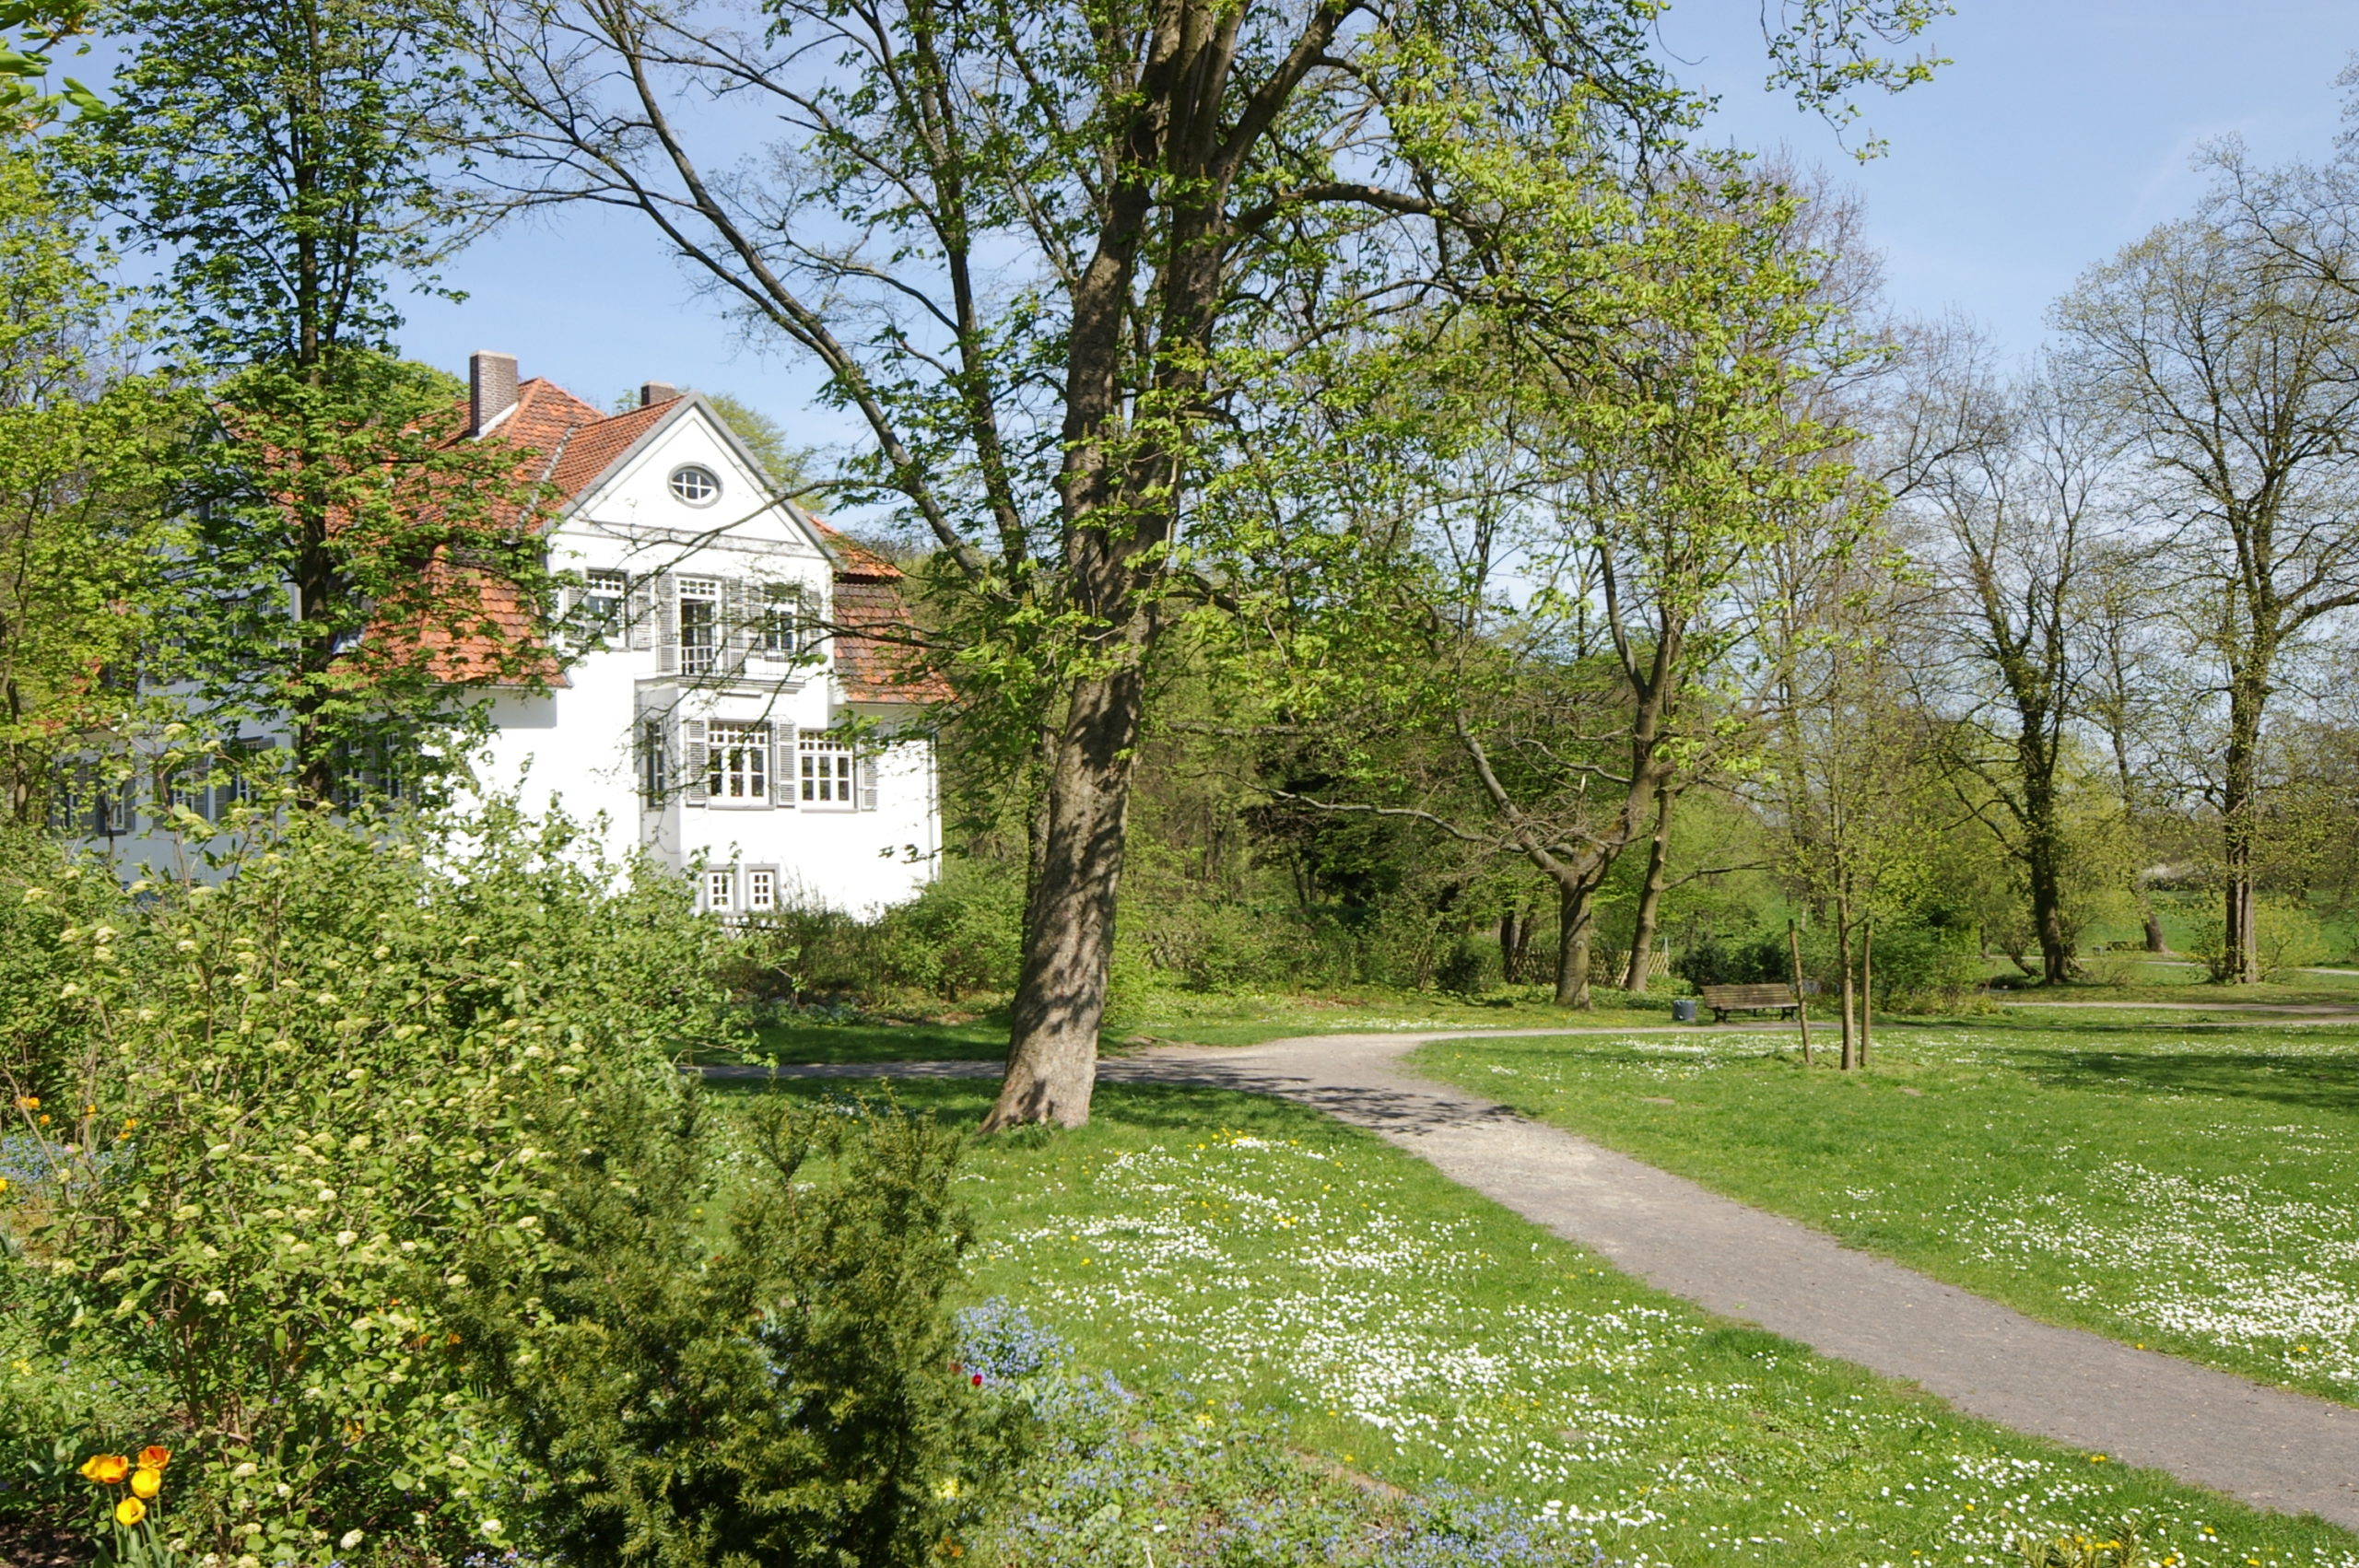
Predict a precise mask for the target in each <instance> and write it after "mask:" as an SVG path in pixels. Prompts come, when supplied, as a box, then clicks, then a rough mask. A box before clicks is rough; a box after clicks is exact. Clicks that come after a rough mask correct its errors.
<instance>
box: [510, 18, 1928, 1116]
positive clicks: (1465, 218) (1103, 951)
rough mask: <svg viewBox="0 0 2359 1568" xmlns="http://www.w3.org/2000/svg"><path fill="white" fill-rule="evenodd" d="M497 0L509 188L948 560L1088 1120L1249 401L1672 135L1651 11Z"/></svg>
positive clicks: (1866, 32)
mask: <svg viewBox="0 0 2359 1568" xmlns="http://www.w3.org/2000/svg"><path fill="white" fill-rule="evenodd" d="M483 9H484V11H485V12H486V13H487V15H486V16H485V18H484V23H483V35H484V41H483V43H482V45H481V47H480V49H479V55H480V63H481V66H482V69H483V70H484V71H485V73H486V74H487V77H488V78H489V80H490V82H491V85H492V86H493V88H495V89H496V90H497V91H498V92H499V94H500V95H501V96H502V97H503V98H504V99H505V101H506V104H507V112H508V134H507V135H506V136H504V137H503V139H502V141H501V143H500V147H499V150H500V152H501V154H502V155H503V157H504V158H505V160H506V161H505V164H504V168H503V170H501V174H500V177H501V178H502V179H503V180H505V181H507V182H508V184H509V186H510V188H511V190H512V191H514V192H515V193H517V194H518V196H519V197H520V199H524V200H533V201H539V200H546V199H548V198H550V197H571V198H577V199H582V200H590V201H596V202H602V203H606V204H611V205H620V206H624V207H627V208H631V209H635V210H637V211H639V212H640V213H642V214H644V215H645V216H647V218H648V219H649V221H650V223H651V225H652V226H653V227H654V228H655V230H656V232H657V233H658V234H659V235H660V236H661V238H662V240H663V242H664V243H665V244H667V245H668V246H670V247H671V248H672V249H673V250H674V251H675V252H676V253H677V254H679V255H680V256H681V257H683V258H685V259H686V260H687V262H688V263H689V264H690V265H692V266H694V267H696V268H698V269H699V270H700V271H701V272H702V273H703V275H705V276H707V277H708V278H710V280H711V282H712V283H713V285H714V287H715V288H716V290H717V292H719V293H720V294H721V295H722V296H723V297H724V298H727V299H728V300H729V301H730V303H731V304H732V306H733V307H734V309H736V310H738V311H739V312H741V313H742V314H743V315H744V316H745V318H747V319H749V320H750V321H752V322H757V323H758V324H759V325H760V326H761V327H762V328H763V329H765V330H766V331H769V332H773V333H776V334H778V335H779V336H780V337H781V338H783V339H784V340H786V341H787V342H788V343H791V344H792V345H796V346H797V347H798V348H800V349H801V350H803V351H804V352H805V353H807V354H808V355H809V356H811V357H812V358H813V359H814V360H815V361H816V364H817V366H818V368H819V369H820V370H821V371H822V372H823V373H824V375H825V376H826V378H827V381H826V395H827V398H828V399H829V400H830V401H831V402H833V403H834V404H837V405H838V406H839V407H841V408H842V409H844V410H845V411H846V412H847V413H848V414H850V415H851V417H852V418H854V419H855V420H857V421H858V422H859V423H860V425H861V427H863V430H864V433H865V436H866V439H867V443H868V450H867V451H866V452H865V453H864V455H863V462H861V464H860V466H859V468H858V471H857V472H858V476H859V477H862V478H864V479H865V480H866V482H867V488H868V491H869V492H870V493H871V494H873V495H875V496H878V497H886V498H888V499H889V500H891V501H892V502H894V503H896V504H897V505H898V507H899V508H901V509H903V512H904V515H905V516H906V518H907V519H908V520H909V521H910V523H911V525H913V526H914V527H915V528H916V529H917V530H918V531H920V532H921V534H922V535H923V536H924V537H925V538H926V539H927V540H928V541H929V543H930V544H932V545H933V547H934V548H935V549H936V551H937V556H936V562H935V564H936V567H937V569H936V570H935V571H934V572H933V574H932V581H933V584H934V586H935V588H936V591H937V592H938V595H939V600H938V603H937V608H936V620H935V625H936V627H937V631H936V638H935V641H936V646H937V647H938V649H940V657H941V661H942V662H943V663H944V664H945V665H946V666H947V667H949V668H950V669H951V671H952V672H953V673H954V674H955V675H956V677H957V681H958V683H959V685H960V688H961V691H962V694H963V696H964V699H965V702H966V704H967V708H966V712H967V717H968V720H969V721H970V722H972V723H974V724H976V725H978V726H980V727H982V728H984V729H985V730H987V731H989V733H990V736H991V738H992V744H993V746H994V747H995V749H996V751H997V753H998V754H999V755H1000V756H1001V757H1002V758H1003V760H1004V761H1005V763H1006V764H1007V769H1006V776H1007V777H1011V778H1015V779H1018V780H1024V781H1028V783H1029V785H1030V787H1032V788H1035V789H1037V790H1038V800H1039V804H1038V808H1037V811H1036V813H1035V815H1034V820H1035V822H1036V828H1035V831H1034V834H1033V836H1032V850H1031V854H1030V857H1029V872H1030V876H1029V889H1028V893H1029V899H1028V905H1027V917H1026V924H1025V953H1024V969H1023V976H1022V979H1021V981H1020V983H1019V985H1018V987H1017V990H1016V995H1015V1001H1014V1005H1013V1007H1012V1010H1011V1012H1012V1025H1011V1040H1010V1048H1009V1065H1008V1073H1007V1077H1006V1080H1005V1082H1004V1084H1003V1093H1002V1095H1001V1098H1000V1100H999V1102H998V1104H997V1105H996V1106H995V1107H994V1108H993V1110H992V1115H991V1117H990V1125H991V1126H992V1127H993V1128H1002V1127H1007V1126H1010V1125H1013V1124H1015V1123H1019V1122H1026V1121H1052V1122H1057V1123H1061V1124H1066V1125H1072V1124H1075V1123H1079V1122H1081V1121H1083V1120H1085V1119H1086V1117H1087V1115H1088V1106H1089V1096H1090V1092H1091V1088H1092V1086H1093V1083H1094V1079H1095V1066H1096V1054H1097V1032H1098V1025H1099V1023H1100V1021H1101V1018H1102V1015H1103V1012H1104V1007H1105V1000H1106V987H1107V978H1108V975H1109V965H1110V963H1111V961H1112V956H1113V951H1114V945H1113V944H1114V916H1115V909H1116V903H1117V895H1118V892H1119V889H1120V886H1121V877H1122V869H1123V845H1124V837H1125V831H1124V830H1125V824H1126V820H1127V814H1128V810H1129V805H1130V799H1131V790H1132V785H1133V775H1134V772H1135V768H1136V762H1137V757H1138V755H1139V743H1140V739H1141V735H1142V725H1143V720H1144V717H1145V715H1146V713H1147V710H1148V706H1149V700H1150V697H1149V693H1150V671H1149V665H1150V663H1151V662H1152V661H1153V659H1154V658H1155V656H1156V653H1157V652H1158V650H1159V649H1161V648H1162V647H1163V645H1164V642H1165V638H1166V637H1167V634H1168V631H1169V630H1170V628H1171V627H1172V626H1175V625H1177V624H1179V623H1180V621H1181V620H1183V619H1184V618H1185V617H1186V614H1187V613H1188V612H1189V611H1190V610H1191V608H1192V607H1194V606H1198V605H1202V604H1205V603H1215V604H1216V603H1220V602H1221V599H1222V594H1221V591H1220V589H1219V585H1218V582H1217V572H1216V571H1215V570H1213V569H1212V568H1213V567H1214V565H1215V561H1216V560H1217V558H1218V557H1219V556H1222V555H1223V554H1224V553H1225V551H1226V548H1227V544H1226V541H1224V540H1223V539H1222V537H1221V536H1220V533H1219V530H1218V528H1217V526H1216V520H1217V519H1218V517H1219V516H1220V513H1219V511H1218V510H1217V509H1215V508H1212V507H1209V506H1207V505H1205V504H1204V503H1205V501H1206V497H1207V492H1208V487H1209V486H1213V485H1214V484H1215V482H1216V479H1217V475H1218V474H1219V472H1220V470H1221V467H1222V464H1223V462H1224V455H1223V454H1224V453H1226V451H1229V450H1230V443H1231V439H1232V431H1233V430H1234V428H1235V427H1234V425H1233V424H1231V423H1230V422H1231V421H1235V420H1239V419H1245V418H1249V417H1251V416H1252V415H1253V412H1254V411H1255V410H1256V409H1257V408H1259V407H1262V406H1263V405H1264V403H1265V397H1266V395H1267V394H1268V393H1270V392H1273V390H1274V389H1275V388H1276V387H1277V385H1278V383H1279V382H1281V381H1282V380H1284V379H1285V377H1287V376H1288V375H1289V374H1291V373H1292V368H1293V363H1294V360H1295V357H1296V356H1297V352H1298V351H1299V350H1301V349H1302V348H1304V347H1306V346H1309V345H1317V344H1320V343H1321V342H1324V341H1327V340H1328V339H1329V338H1330V337H1331V335H1332V334H1333V333H1340V332H1347V331H1352V330H1356V327H1357V325H1358V324H1360V323H1363V322H1367V321H1368V320H1370V319H1371V318H1378V317H1382V316H1384V315H1386V314H1388V313H1390V312H1393V311H1398V310H1408V309H1411V308H1413V307H1414V306H1415V305H1417V304H1419V303H1420V302H1422V301H1426V300H1430V299H1434V298H1457V297H1460V296H1461V295H1472V296H1480V295H1483V294H1485V292H1488V291H1493V290H1496V289H1504V288H1506V287H1508V286H1509V284H1510V282H1511V280H1510V279H1508V277H1507V276H1506V275H1503V274H1502V273H1501V272H1500V271H1499V270H1498V269H1497V268H1496V267H1495V265H1494V263H1495V261H1496V258H1497V257H1498V255H1499V253H1500V249H1501V246H1502V244H1503V243H1505V242H1506V241H1508V240H1510V239H1511V238H1512V228H1511V226H1512V225H1513V224H1514V223H1515V222H1518V221H1520V218H1521V216H1523V214H1525V213H1526V212H1527V211H1529V210H1531V208H1532V206H1534V205H1544V204H1546V203H1548V202H1550V201H1555V200H1579V199H1585V197H1586V195H1587V193H1590V191H1591V190H1593V189H1594V187H1595V174H1596V171H1597V170H1598V169H1599V168H1600V167H1601V166H1602V165H1618V166H1621V167H1625V168H1627V167H1631V166H1636V165H1642V164H1645V163H1647V162H1649V161H1651V160H1652V159H1654V158H1658V157H1660V155H1661V153H1662V152H1663V151H1664V150H1665V149H1666V147H1667V146H1668V145H1669V144H1670V143H1672V142H1673V141H1676V140H1677V139H1679V138H1680V137H1682V136H1684V135H1685V134H1686V131H1687V129H1688V128H1689V126H1690V125H1691V124H1692V123H1693V121H1694V119H1695V111H1696V103H1695V101H1694V100H1692V99H1689V98H1688V97H1686V96H1685V95H1684V94H1683V93H1681V92H1680V91H1679V90H1678V89H1677V88H1676V87H1675V85H1674V84H1673V83H1672V81H1671V80H1670V79H1669V78H1668V76H1666V74H1665V73H1664V71H1663V69H1662V68H1661V60H1660V56H1659V54H1658V53H1657V52H1656V49H1655V45H1654V36H1653V17H1654V8H1653V7H1652V6H1649V5H1644V4H1637V3H1635V0H1632V3H1624V0H1545V3H1543V4H1541V5H1539V6H1529V7H1517V6H1473V7H1458V8H1449V9H1434V8H1430V7H1420V6H1406V5H1392V4H1389V3H1386V0H1308V3H1286V0H1251V3H1246V4H1235V3H1230V0H1178V3H1176V4H1168V5H1160V6H1134V5H1123V6H1114V7H1112V8H1110V9H1109V8H1108V7H1105V6H1097V5H1071V4H1065V5H1050V6H1040V5H1035V4H1028V3H1022V4H1019V3H1017V0H985V3H983V4H980V5H962V6H937V5H934V4H933V3H932V0H921V3H919V4H915V5H910V6H898V7H890V8H877V7H868V6H852V7H850V8H847V7H845V6H839V5H836V4H833V3H831V0H770V3H769V4H766V5H765V6H762V7H761V15H762V19H763V22H764V24H765V27H764V29H763V30H762V32H761V34H760V36H759V38H758V40H757V41H754V42H752V43H751V44H749V42H748V41H747V37H746V35H745V32H744V31H743V30H742V28H741V24H740V22H739V20H738V18H735V17H734V16H732V15H728V14H725V13H722V12H721V11H719V10H718V9H716V10H713V11H710V12H708V11H705V10H702V9H700V8H698V7H696V6H687V7H675V6H656V5H651V4H641V3H640V0H621V3H619V4H604V3H602V4H594V5H591V4H574V3H571V0H517V3H514V4H509V3H505V0H501V3H497V4H487V5H486V6H484V7H483ZM1930 15H1931V10H1930V8H1929V7H1926V6H1920V5H1916V4H1904V5H1901V6H1885V5H1882V4H1874V3H1870V4H1852V3H1849V0H1803V3H1802V4H1801V5H1798V6H1790V7H1787V8H1784V9H1782V10H1781V11H1780V12H1779V19H1778V25H1777V26H1776V27H1775V29H1773V30H1774V31H1775V33H1776V38H1777V42H1778V50H1777V55H1778V61H1779V63H1780V68H1781V69H1782V70H1784V71H1786V72H1787V73H1789V79H1790V82H1791V84H1792V85H1794V86H1796V87H1797V88H1798V89H1799V90H1801V91H1802V94H1803V95H1804V97H1805V98H1806V99H1810V100H1811V101H1813V102H1819V103H1829V102H1839V101H1842V100H1843V99H1845V98H1846V96H1847V95H1848V93H1849V92H1851V91H1852V90H1854V89H1856V88H1860V87H1861V86H1863V85H1867V84H1884V85H1900V84H1901V83H1903V82H1906V81H1908V80H1914V79H1916V77H1917V76H1919V75H1921V73H1922V65H1921V63H1917V62H1909V63H1906V64H1894V63H1892V62H1890V61H1887V60H1884V59H1882V58H1880V57H1879V56H1878V54H1877V53H1876V51H1877V50H1878V49H1879V48H1880V47H1881V46H1882V43H1881V40H1880V38H1879V37H1878V36H1877V35H1878V33H1879V32H1881V33H1882V34H1884V35H1885V36H1888V37H1891V38H1905V37H1907V36H1908V35H1911V34H1913V33H1915V32H1916V31H1917V30H1918V29H1920V28H1921V27H1922V26H1923V25H1924V24H1925V22H1926V21H1927V20H1928V19H1929V17H1930ZM704 93H727V94H731V95H733V96H734V97H736V98H738V99H741V100H746V101H758V102H759V103H760V104H761V105H762V106H763V110H764V111H765V112H767V113H769V114H771V115H774V116H775V117H776V120H777V122H778V123H780V125H781V126H782V127H783V131H782V139H781V141H780V144H779V145H778V146H774V147H772V148H771V149H769V156H768V157H767V158H765V159H763V160H757V163H756V164H755V165H752V166H745V165H743V162H742V159H741V158H740V157H739V155H738V149H737V148H736V147H735V146H734V144H733V145H731V146H728V147H727V148H726V149H725V150H724V149H721V148H713V147H710V146H708V145H707V144H706V143H705V142H704V140H703V136H704V135H705V133H704V131H703V129H702V128H701V127H699V126H698V125H697V124H696V123H693V122H692V121H691V120H689V119H686V118H683V117H681V116H679V115H678V114H676V113H675V106H676V105H677V104H678V103H679V102H681V101H682V100H683V99H687V98H694V97H696V96H698V95H701V94H704ZM724 162H725V163H726V164H727V165H729V166H731V167H732V168H733V169H734V168H738V167H753V168H757V169H759V170H762V171H763V172H762V173H761V174H760V175H757V176H755V177H751V178H741V177H737V176H736V175H734V174H733V175H732V176H730V177H727V178H723V177H722V176H721V174H720V172H719V170H720V168H721V166H722V163H724ZM1271 434H1272V435H1273V436H1275V435H1276V434H1278V432H1276V431H1274V430H1273V431H1272V432H1271ZM1293 439H1296V440H1297V441H1300V442H1307V441H1309V440H1311V439H1315V433H1314V431H1313V430H1311V429H1310V428H1308V427H1297V428H1296V430H1295V431H1294V435H1293ZM979 750H980V748H979Z"/></svg>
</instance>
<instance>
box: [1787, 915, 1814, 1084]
mask: <svg viewBox="0 0 2359 1568" xmlns="http://www.w3.org/2000/svg"><path fill="white" fill-rule="evenodd" d="M1786 951H1787V952H1788V953H1789V954H1791V955H1792V957H1793V961H1794V1021H1795V1022H1796V1023H1798V1024H1801V1025H1802V1065H1803V1066H1804V1067H1808V1066H1810V1065H1811V1059H1810V1002H1809V1001H1808V1000H1805V999H1804V997H1803V995H1802V932H1801V931H1800V930H1797V929H1796V928H1795V925H1794V922H1793V921H1792V920H1790V919H1789V920H1788V921H1787V922H1786Z"/></svg>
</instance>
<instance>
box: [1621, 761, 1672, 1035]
mask: <svg viewBox="0 0 2359 1568" xmlns="http://www.w3.org/2000/svg"><path fill="white" fill-rule="evenodd" d="M1678 801H1679V793H1678V791H1677V790H1673V789H1672V788H1671V786H1670V785H1668V784H1665V785H1663V786H1661V788H1659V789H1658V790H1655V835H1654V839H1653V841H1652V842H1651V843H1649V845H1648V846H1647V876H1646V881H1645V882H1644V883H1641V884H1640V885H1639V888H1638V917H1637V922H1636V923H1635V924H1634V925H1632V927H1631V928H1630V962H1629V964H1628V965H1627V966H1626V967H1625V970H1624V972H1623V976H1622V989H1624V990H1625V991H1628V992H1630V993H1631V994H1632V995H1633V996H1637V995H1640V994H1643V993H1644V992H1645V990H1646V989H1647V965H1648V961H1649V959H1650V958H1651V957H1652V956H1653V952H1654V945H1655V924H1656V920H1657V919H1658V917H1659V916H1660V914H1661V909H1662V884H1663V876H1664V872H1665V868H1666V866H1667V865H1668V863H1669V861H1670V858H1671V813H1672V807H1673V806H1674V805H1676V804H1677V803H1678Z"/></svg>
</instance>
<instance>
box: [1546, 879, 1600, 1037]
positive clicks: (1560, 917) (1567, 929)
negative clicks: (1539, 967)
mask: <svg viewBox="0 0 2359 1568" xmlns="http://www.w3.org/2000/svg"><path fill="white" fill-rule="evenodd" d="M1595 925H1596V911H1595V909H1594V907H1592V906H1591V904H1590V889H1589V888H1587V887H1585V886H1583V887H1575V886H1571V885H1567V884H1566V883H1558V884H1557V887H1556V1005H1557V1006H1559V1007H1576V1008H1579V1009H1581V1010H1583V1011H1584V1012H1586V1011H1587V1010H1588V1008H1589V1006H1590V994H1589V950H1590V938H1591V937H1592V936H1593V935H1594V934H1595V930H1594V928H1595Z"/></svg>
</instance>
